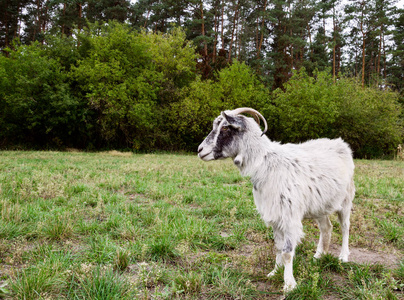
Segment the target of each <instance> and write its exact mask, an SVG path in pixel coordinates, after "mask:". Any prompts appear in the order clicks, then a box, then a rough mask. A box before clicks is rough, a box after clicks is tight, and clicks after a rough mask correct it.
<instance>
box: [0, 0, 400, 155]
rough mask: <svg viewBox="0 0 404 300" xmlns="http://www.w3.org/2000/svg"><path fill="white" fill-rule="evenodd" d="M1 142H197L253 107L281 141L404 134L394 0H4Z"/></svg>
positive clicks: (371, 148) (191, 145)
mask: <svg viewBox="0 0 404 300" xmlns="http://www.w3.org/2000/svg"><path fill="white" fill-rule="evenodd" d="M0 50H1V55H0V147H1V148H3V149H33V148H34V149H64V148H68V147H74V148H79V149H86V150H99V149H112V148H114V149H117V148H119V149H131V150H140V151H153V150H186V151H195V150H196V147H197V145H198V144H199V143H200V142H201V141H202V140H203V138H204V137H205V135H206V134H207V133H208V132H209V130H210V127H211V123H212V121H213V119H214V118H215V117H216V116H217V115H218V114H219V113H220V111H221V110H225V109H232V108H236V107H240V106H250V107H253V108H255V109H257V110H259V111H261V112H262V113H263V115H264V116H265V117H266V119H267V120H268V123H269V130H268V133H267V135H268V136H269V138H271V139H273V140H278V141H281V142H301V141H304V140H307V139H311V138H319V137H329V138H335V137H342V138H343V139H345V140H346V141H347V142H348V143H349V144H350V145H351V147H352V148H353V150H354V153H355V156H356V157H358V158H371V157H382V156H391V155H393V153H394V151H395V150H396V149H397V146H398V144H399V143H402V142H403V137H404V114H403V105H404V10H403V8H399V7H398V5H397V1H394V0H359V1H348V2H346V1H345V2H343V3H342V2H341V1H339V0H287V1H284V0H231V1H222V0H208V1H202V0H180V1H177V0H176V1H173V0H166V1H156V0H138V1H137V2H135V3H131V2H130V1H127V0H117V1H112V0H99V1H95V0H89V1H80V0H70V1H63V0H24V1H20V0H9V1H5V0H0Z"/></svg>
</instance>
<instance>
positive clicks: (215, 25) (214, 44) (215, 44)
mask: <svg viewBox="0 0 404 300" xmlns="http://www.w3.org/2000/svg"><path fill="white" fill-rule="evenodd" d="M217 19H218V16H217V8H215V24H214V25H213V28H214V31H215V40H214V42H213V54H212V63H215V62H216V46H217V36H218V30H219V24H218V20H217Z"/></svg>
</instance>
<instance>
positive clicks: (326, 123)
mask: <svg viewBox="0 0 404 300" xmlns="http://www.w3.org/2000/svg"><path fill="white" fill-rule="evenodd" d="M334 89H335V86H334V85H333V82H332V78H331V75H330V74H328V73H327V72H316V73H315V77H310V76H309V75H308V74H307V73H306V71H305V69H304V68H302V69H301V70H300V71H299V72H295V73H294V75H293V76H292V78H291V79H290V80H289V81H288V83H287V84H286V85H285V90H281V89H277V90H276V91H274V94H273V96H274V98H273V105H274V108H273V109H272V112H271V113H272V114H273V116H274V118H275V120H276V121H275V122H276V123H275V124H276V125H272V126H273V132H274V135H275V136H276V137H277V139H278V138H279V139H280V140H281V141H284V142H286V141H288V142H302V141H305V140H308V139H315V138H320V137H326V136H327V135H328V136H329V131H330V129H331V124H333V122H334V121H335V119H336V116H337V114H338V111H337V103H336V102H335V100H334V99H333V97H332V93H333V90H334Z"/></svg>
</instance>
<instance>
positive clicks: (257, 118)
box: [232, 107, 268, 134]
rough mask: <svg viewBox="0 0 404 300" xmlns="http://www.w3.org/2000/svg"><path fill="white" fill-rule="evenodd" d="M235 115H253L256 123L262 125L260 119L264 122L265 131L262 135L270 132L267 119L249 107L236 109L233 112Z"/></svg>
mask: <svg viewBox="0 0 404 300" xmlns="http://www.w3.org/2000/svg"><path fill="white" fill-rule="evenodd" d="M232 113H233V114H235V115H238V114H242V113H248V114H250V115H252V116H253V117H254V119H255V121H256V122H257V123H258V124H259V123H260V118H261V119H262V121H264V131H263V132H262V134H264V133H265V132H267V130H268V125H267V121H266V120H265V118H264V117H263V116H262V115H261V114H260V113H259V112H258V111H256V110H255V109H252V108H249V107H240V108H236V109H235V110H233V111H232Z"/></svg>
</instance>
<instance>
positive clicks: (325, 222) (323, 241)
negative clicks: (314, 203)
mask: <svg viewBox="0 0 404 300" xmlns="http://www.w3.org/2000/svg"><path fill="white" fill-rule="evenodd" d="M316 221H317V224H318V227H319V228H320V239H319V241H318V245H317V251H316V254H314V258H320V257H321V255H323V254H325V253H327V252H328V248H329V247H330V241H331V233H332V224H331V222H330V219H329V218H328V216H322V217H320V218H317V219H316Z"/></svg>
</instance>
